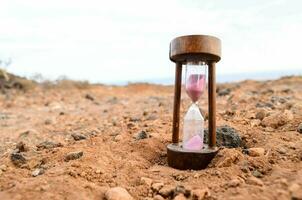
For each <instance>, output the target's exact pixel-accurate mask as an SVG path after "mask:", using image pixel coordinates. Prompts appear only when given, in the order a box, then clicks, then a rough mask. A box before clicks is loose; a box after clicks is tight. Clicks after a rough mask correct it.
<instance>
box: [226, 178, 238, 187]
mask: <svg viewBox="0 0 302 200" xmlns="http://www.w3.org/2000/svg"><path fill="white" fill-rule="evenodd" d="M226 185H227V186H228V187H237V186H239V185H240V180H238V179H232V180H230V181H229V182H227V184H226Z"/></svg>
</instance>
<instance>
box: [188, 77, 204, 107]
mask: <svg viewBox="0 0 302 200" xmlns="http://www.w3.org/2000/svg"><path fill="white" fill-rule="evenodd" d="M205 78H206V77H205V75H203V74H191V75H190V77H189V79H188V80H187V83H186V91H187V94H188V95H189V97H190V98H191V99H192V101H193V102H196V101H198V99H199V97H200V96H201V94H202V93H203V91H204V89H205V84H206V81H205Z"/></svg>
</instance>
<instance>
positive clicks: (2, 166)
mask: <svg viewBox="0 0 302 200" xmlns="http://www.w3.org/2000/svg"><path fill="white" fill-rule="evenodd" d="M6 170H7V166H6V165H4V164H3V165H0V171H3V172H5V171H6Z"/></svg>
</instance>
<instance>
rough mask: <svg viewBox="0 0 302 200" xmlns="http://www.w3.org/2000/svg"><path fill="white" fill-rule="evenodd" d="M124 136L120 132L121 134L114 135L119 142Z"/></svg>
mask: <svg viewBox="0 0 302 200" xmlns="http://www.w3.org/2000/svg"><path fill="white" fill-rule="evenodd" d="M123 138H124V137H123V136H122V135H121V134H119V135H117V136H115V137H114V141H116V142H119V141H121V140H122V139H123Z"/></svg>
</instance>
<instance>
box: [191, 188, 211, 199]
mask: <svg viewBox="0 0 302 200" xmlns="http://www.w3.org/2000/svg"><path fill="white" fill-rule="evenodd" d="M209 194H210V191H209V189H208V188H206V189H195V190H192V199H194V200H202V199H204V198H205V197H206V196H209Z"/></svg>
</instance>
